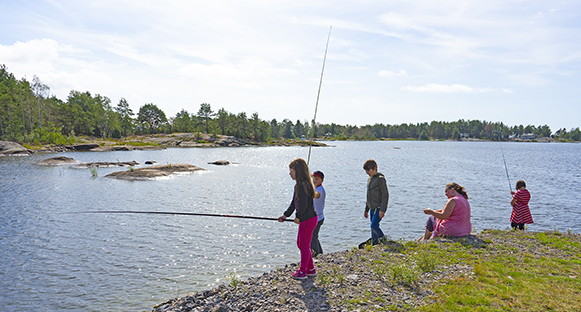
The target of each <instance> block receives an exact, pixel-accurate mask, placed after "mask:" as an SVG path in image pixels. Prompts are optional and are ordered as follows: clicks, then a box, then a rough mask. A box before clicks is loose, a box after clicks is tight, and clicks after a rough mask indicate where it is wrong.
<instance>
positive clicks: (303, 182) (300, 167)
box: [288, 158, 315, 198]
mask: <svg viewBox="0 0 581 312" xmlns="http://www.w3.org/2000/svg"><path fill="white" fill-rule="evenodd" d="M288 167H289V169H294V170H295V174H296V176H295V181H296V184H295V193H296V194H297V196H298V195H299V192H298V191H299V186H302V187H303V189H304V190H305V192H306V193H307V195H309V196H310V197H312V198H314V197H315V186H314V185H313V181H312V180H311V174H310V171H309V166H308V165H307V163H306V162H305V160H304V159H302V158H297V159H295V160H293V161H291V163H290V164H289V165H288Z"/></svg>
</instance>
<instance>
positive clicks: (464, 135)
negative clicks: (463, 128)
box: [460, 133, 470, 138]
mask: <svg viewBox="0 0 581 312" xmlns="http://www.w3.org/2000/svg"><path fill="white" fill-rule="evenodd" d="M469 137H470V135H469V134H468V133H460V138H469Z"/></svg>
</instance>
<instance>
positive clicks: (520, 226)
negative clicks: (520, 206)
mask: <svg viewBox="0 0 581 312" xmlns="http://www.w3.org/2000/svg"><path fill="white" fill-rule="evenodd" d="M510 226H511V227H512V228H513V229H515V230H517V229H518V230H524V229H525V224H524V223H514V222H511V223H510Z"/></svg>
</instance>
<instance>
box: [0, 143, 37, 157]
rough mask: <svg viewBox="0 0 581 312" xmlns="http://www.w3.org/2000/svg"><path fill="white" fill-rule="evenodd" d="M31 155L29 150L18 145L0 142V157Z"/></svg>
mask: <svg viewBox="0 0 581 312" xmlns="http://www.w3.org/2000/svg"><path fill="white" fill-rule="evenodd" d="M31 154H32V151H31V150H29V149H27V148H25V147H23V146H22V145H20V144H18V143H14V142H9V141H0V156H28V155H31Z"/></svg>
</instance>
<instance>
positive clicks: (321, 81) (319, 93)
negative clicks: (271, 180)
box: [307, 26, 333, 166]
mask: <svg viewBox="0 0 581 312" xmlns="http://www.w3.org/2000/svg"><path fill="white" fill-rule="evenodd" d="M332 29H333V26H331V27H330V28H329V35H328V36H327V45H326V46H325V56H324V57H323V68H322V69H321V79H320V80H319V91H317V102H316V103H315V116H314V117H313V127H312V129H311V142H310V143H311V144H310V145H309V156H308V157H307V166H308V165H309V162H310V161H311V148H312V147H313V138H314V137H315V125H316V121H317V109H318V108H319V96H320V95H321V85H322V84H323V73H324V72H325V62H326V61H327V50H328V49H329V39H331V30H332Z"/></svg>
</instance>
